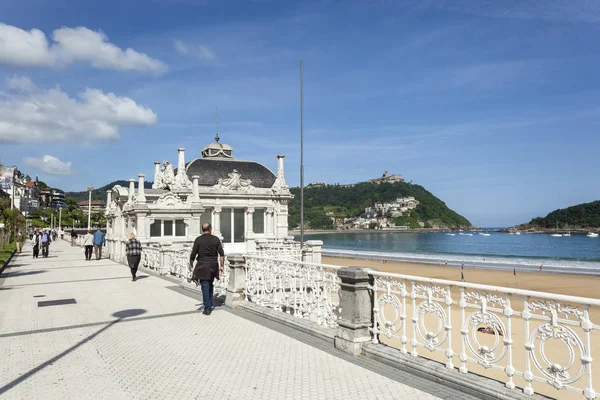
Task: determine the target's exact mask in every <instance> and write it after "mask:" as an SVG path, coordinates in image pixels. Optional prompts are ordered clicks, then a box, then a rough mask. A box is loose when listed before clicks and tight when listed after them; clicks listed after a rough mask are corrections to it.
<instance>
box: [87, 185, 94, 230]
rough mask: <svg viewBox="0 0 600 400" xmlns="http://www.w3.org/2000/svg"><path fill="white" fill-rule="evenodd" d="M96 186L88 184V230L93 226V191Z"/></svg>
mask: <svg viewBox="0 0 600 400" xmlns="http://www.w3.org/2000/svg"><path fill="white" fill-rule="evenodd" d="M93 190H94V187H93V186H92V185H90V186H88V194H89V195H88V231H89V230H90V228H91V222H92V191H93Z"/></svg>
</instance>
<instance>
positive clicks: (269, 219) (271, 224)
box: [265, 207, 275, 238]
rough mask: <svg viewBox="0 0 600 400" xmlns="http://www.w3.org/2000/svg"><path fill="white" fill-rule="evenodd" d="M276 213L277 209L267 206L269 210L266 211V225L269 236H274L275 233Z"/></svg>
mask: <svg viewBox="0 0 600 400" xmlns="http://www.w3.org/2000/svg"><path fill="white" fill-rule="evenodd" d="M274 214H275V210H274V209H273V207H269V208H267V211H266V213H265V225H266V229H265V232H266V233H267V237H268V238H273V236H274V234H275V233H274V228H275V221H274V218H273V216H274Z"/></svg>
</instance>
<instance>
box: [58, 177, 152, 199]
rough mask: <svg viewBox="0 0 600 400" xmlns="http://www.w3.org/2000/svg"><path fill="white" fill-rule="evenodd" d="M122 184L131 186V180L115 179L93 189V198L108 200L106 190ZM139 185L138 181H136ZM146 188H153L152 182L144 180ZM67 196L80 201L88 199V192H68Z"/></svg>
mask: <svg viewBox="0 0 600 400" xmlns="http://www.w3.org/2000/svg"><path fill="white" fill-rule="evenodd" d="M116 185H121V186H124V187H129V181H114V182H111V183H109V184H108V185H104V186H102V187H100V188H98V189H94V190H92V200H104V201H106V191H107V190H111V189H112V188H113V186H116ZM135 185H136V187H137V182H136V183H135ZM144 188H146V189H151V188H152V182H144ZM65 197H70V198H72V199H75V200H77V201H78V202H79V201H82V200H87V199H88V192H87V191H85V192H66V193H65Z"/></svg>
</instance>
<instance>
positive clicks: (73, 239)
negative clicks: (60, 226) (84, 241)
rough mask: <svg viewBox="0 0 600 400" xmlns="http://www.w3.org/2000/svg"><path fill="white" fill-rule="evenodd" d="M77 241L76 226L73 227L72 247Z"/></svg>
mask: <svg viewBox="0 0 600 400" xmlns="http://www.w3.org/2000/svg"><path fill="white" fill-rule="evenodd" d="M76 241H77V232H75V228H73V229H71V247H72V246H75V242H76Z"/></svg>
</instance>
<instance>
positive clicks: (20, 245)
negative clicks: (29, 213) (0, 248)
mask: <svg viewBox="0 0 600 400" xmlns="http://www.w3.org/2000/svg"><path fill="white" fill-rule="evenodd" d="M16 239H17V252H18V253H19V254H21V251H23V242H24V241H25V235H23V233H22V232H21V230H20V229H19V232H18V233H17V238H16Z"/></svg>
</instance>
